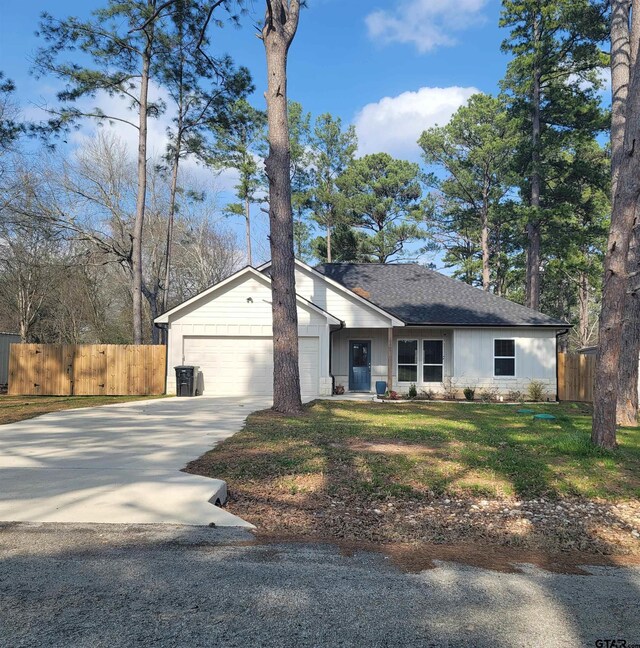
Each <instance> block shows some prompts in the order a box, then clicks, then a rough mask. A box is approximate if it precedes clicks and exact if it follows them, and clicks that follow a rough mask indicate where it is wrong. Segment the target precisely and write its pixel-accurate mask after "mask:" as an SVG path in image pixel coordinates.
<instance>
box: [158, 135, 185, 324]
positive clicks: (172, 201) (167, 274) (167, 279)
mask: <svg viewBox="0 0 640 648" xmlns="http://www.w3.org/2000/svg"><path fill="white" fill-rule="evenodd" d="M180 130H181V129H180V126H178V136H177V138H176V152H175V156H174V158H173V169H172V170H171V188H170V190H169V220H168V222H167V247H166V249H165V252H164V284H163V290H162V312H163V313H164V312H166V311H167V310H168V307H169V288H170V287H171V248H172V245H173V223H174V219H175V213H176V193H177V191H178V168H179V164H180V146H181V142H180Z"/></svg>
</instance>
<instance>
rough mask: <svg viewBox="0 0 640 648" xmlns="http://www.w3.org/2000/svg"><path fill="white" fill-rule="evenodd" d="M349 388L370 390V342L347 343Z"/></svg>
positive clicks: (352, 389)
mask: <svg viewBox="0 0 640 648" xmlns="http://www.w3.org/2000/svg"><path fill="white" fill-rule="evenodd" d="M349 389H350V390H351V391H370V390H371V342H369V341H368V340H367V341H366V342H354V341H351V342H350V343H349Z"/></svg>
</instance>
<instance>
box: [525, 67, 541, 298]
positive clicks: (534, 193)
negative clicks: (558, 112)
mask: <svg viewBox="0 0 640 648" xmlns="http://www.w3.org/2000/svg"><path fill="white" fill-rule="evenodd" d="M531 122H532V129H531V135H532V151H531V207H533V208H534V211H535V217H534V220H533V221H531V222H529V223H527V230H526V231H527V277H526V284H527V285H526V296H525V304H526V305H527V306H528V307H529V308H534V309H536V310H537V309H538V308H539V307H540V244H541V241H540V221H539V216H538V214H537V211H538V210H539V209H540V184H541V180H540V73H539V71H538V70H535V72H534V81H533V93H532V111H531Z"/></svg>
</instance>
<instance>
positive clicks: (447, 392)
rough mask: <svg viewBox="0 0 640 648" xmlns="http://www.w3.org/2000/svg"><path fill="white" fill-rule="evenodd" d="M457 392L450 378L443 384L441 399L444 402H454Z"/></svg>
mask: <svg viewBox="0 0 640 648" xmlns="http://www.w3.org/2000/svg"><path fill="white" fill-rule="evenodd" d="M457 392H458V388H457V386H456V383H455V381H454V380H452V379H451V378H449V379H448V380H446V381H445V383H444V391H443V392H442V397H443V398H444V400H456V394H457Z"/></svg>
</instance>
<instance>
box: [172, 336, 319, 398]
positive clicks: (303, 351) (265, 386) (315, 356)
mask: <svg viewBox="0 0 640 648" xmlns="http://www.w3.org/2000/svg"><path fill="white" fill-rule="evenodd" d="M183 343H184V363H185V364H187V365H197V366H198V367H200V371H201V373H202V381H203V385H202V386H201V387H202V388H203V393H205V394H207V395H209V396H214V395H218V394H219V395H220V396H251V395H259V396H264V395H271V393H272V391H273V343H272V340H271V338H270V337H258V338H247V337H185V338H184V340H183ZM299 349H300V360H299V363H300V387H301V391H302V396H303V397H306V398H311V397H313V396H317V395H318V388H319V380H318V369H319V362H320V360H319V344H318V338H317V337H304V338H300V342H299Z"/></svg>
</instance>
